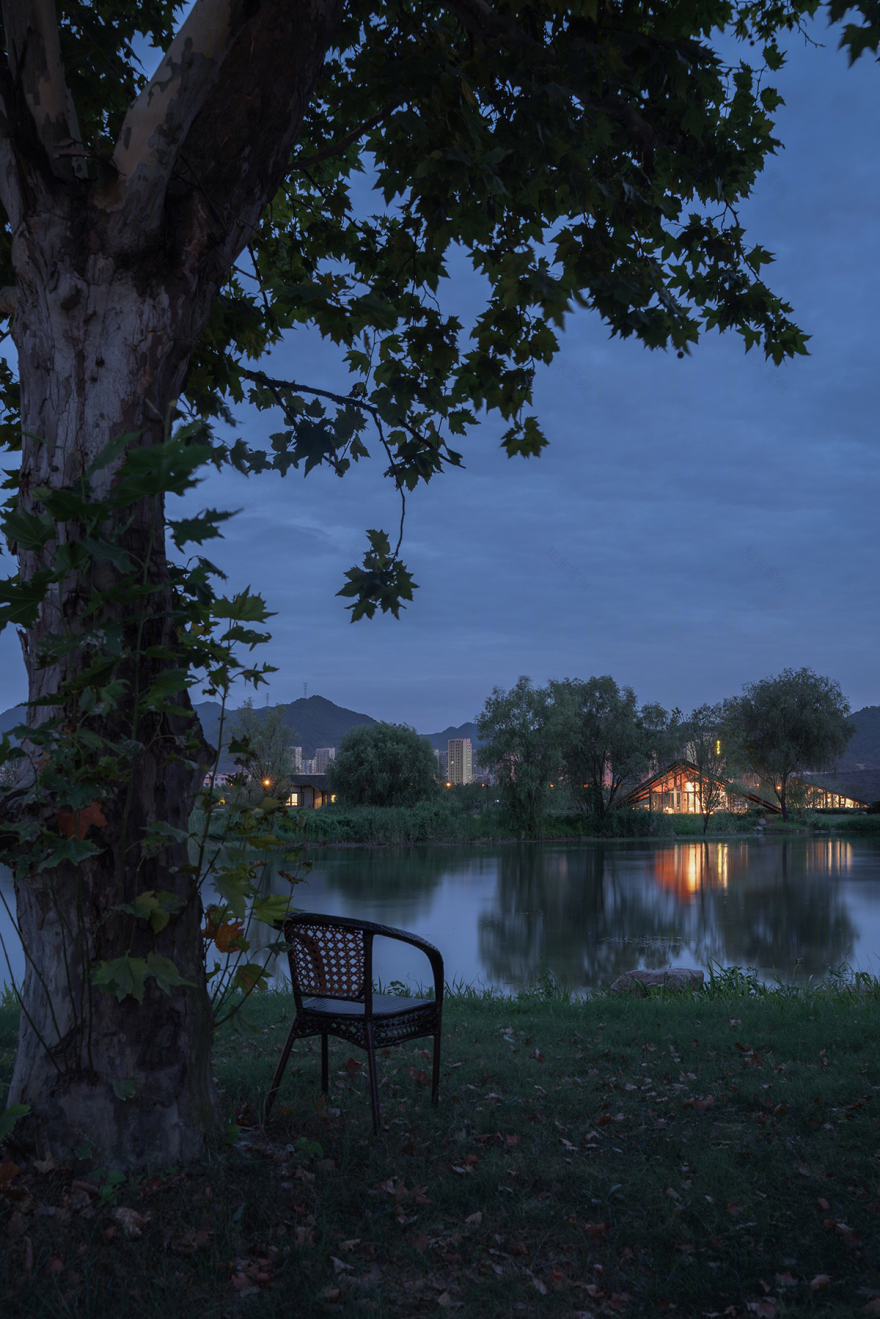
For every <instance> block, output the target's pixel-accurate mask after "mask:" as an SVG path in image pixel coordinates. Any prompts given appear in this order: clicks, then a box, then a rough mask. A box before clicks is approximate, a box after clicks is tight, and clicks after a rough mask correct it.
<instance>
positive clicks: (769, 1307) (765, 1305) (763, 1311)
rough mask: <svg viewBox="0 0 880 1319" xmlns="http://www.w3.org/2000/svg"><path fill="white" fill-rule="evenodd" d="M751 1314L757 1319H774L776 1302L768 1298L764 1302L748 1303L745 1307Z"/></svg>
mask: <svg viewBox="0 0 880 1319" xmlns="http://www.w3.org/2000/svg"><path fill="white" fill-rule="evenodd" d="M746 1309H747V1310H750V1311H751V1313H752V1314H756V1315H758V1319H774V1316H775V1314H776V1302H775V1301H774V1300H771V1299H770V1298H769V1297H768V1298H767V1300H766V1301H749V1303H748V1305H747V1306H746Z"/></svg>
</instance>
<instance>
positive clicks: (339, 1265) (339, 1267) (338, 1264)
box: [330, 1255, 352, 1273]
mask: <svg viewBox="0 0 880 1319" xmlns="http://www.w3.org/2000/svg"><path fill="white" fill-rule="evenodd" d="M330 1262H331V1264H332V1265H333V1272H334V1273H351V1269H352V1266H351V1265H350V1264H346V1262H345V1260H344V1259H338V1258H337V1256H336V1255H331V1256H330Z"/></svg>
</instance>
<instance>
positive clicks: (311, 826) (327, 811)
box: [190, 795, 880, 846]
mask: <svg viewBox="0 0 880 1319" xmlns="http://www.w3.org/2000/svg"><path fill="white" fill-rule="evenodd" d="M293 818H294V819H295V821H296V831H295V835H296V836H297V837H301V838H303V839H304V840H305V841H306V842H308V843H314V844H319V845H320V844H334V843H337V844H338V843H349V844H360V845H363V846H382V845H386V846H395V845H397V846H400V845H407V844H412V843H427V842H431V843H467V842H497V841H501V840H505V839H511V838H516V837H518V836H519V835H518V834H516V833H515V832H514V831H512V829H511V825H510V821H509V820H508V819H507V818H506V816H505V815H504V813H503V811H502V810H501V808H500V806H498V805H496V804H495V803H494V802H486V801H484V802H482V803H481V802H480V801H479V799H477V804H476V805H475V806H474V805H471V804H470V802H464V803H463V802H462V801H460V800H458V799H457V798H456V797H454V796H451V795H450V796H445V797H440V798H435V799H432V800H429V801H423V802H419V803H418V804H417V805H415V806H409V807H403V806H388V807H380V806H353V807H345V806H339V805H328V806H324V807H322V808H321V809H320V810H317V811H311V810H304V811H301V812H299V813H298V814H297V815H296V816H294V817H293ZM225 819H226V816H225V812H224V811H223V809H222V808H218V809H217V811H216V814H215V818H214V822H213V833H214V836H215V837H218V838H219V837H222V832H223V828H224V824H225ZM758 819H759V817H756V816H755V815H752V814H749V815H734V814H728V813H726V812H718V813H717V814H716V815H713V816H712V817H711V819H710V822H709V828H708V831H707V834H706V836H707V837H709V838H718V837H723V836H728V835H730V834H742V835H750V834H753V833H754V832H755V829H756V826H757V824H758ZM203 825H204V816H203V814H202V812H201V811H194V812H193V815H192V817H191V819H190V828H191V830H192V831H193V832H195V833H197V834H199V835H200V834H201V831H202V828H203ZM761 827H762V828H763V829H764V830H765V831H766V832H768V833H798V832H801V833H802V832H805V831H808V832H813V831H815V832H819V833H828V832H834V833H851V834H855V833H858V834H876V835H878V836H880V815H812V816H809V817H807V818H806V819H804V820H800V821H796V820H792V821H789V822H788V823H783V821H782V820H781V819H780V818H779V817H776V816H770V817H766V824H764V825H762V826H761ZM292 834H293V831H292ZM701 837H703V819H702V816H699V815H661V814H657V813H651V812H649V811H635V810H626V811H624V810H620V811H610V812H609V813H608V814H606V815H605V816H604V817H603V818H601V819H599V818H597V817H593V816H590V815H585V814H583V813H582V812H579V811H564V810H561V811H556V812H552V813H550V814H548V815H546V816H544V818H543V821H542V824H541V829H540V833H539V835H538V840H541V839H544V840H552V839H563V838H701Z"/></svg>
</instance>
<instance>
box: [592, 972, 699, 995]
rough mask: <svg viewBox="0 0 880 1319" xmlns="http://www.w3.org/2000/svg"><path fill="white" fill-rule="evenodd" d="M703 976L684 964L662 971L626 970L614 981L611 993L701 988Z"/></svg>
mask: <svg viewBox="0 0 880 1319" xmlns="http://www.w3.org/2000/svg"><path fill="white" fill-rule="evenodd" d="M704 979H705V977H704V975H703V972H702V971H693V970H691V968H690V967H686V966H670V967H667V968H666V969H665V970H664V971H626V972H624V974H623V975H622V976H618V978H617V979H616V980H615V981H614V983H613V985H612V986H611V993H612V994H641V995H642V996H645V995H646V994H647V993H648V992H649V991H650V990H651V989H668V990H674V991H679V990H682V989H691V990H693V989H702V988H703V981H704Z"/></svg>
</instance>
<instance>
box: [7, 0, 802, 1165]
mask: <svg viewBox="0 0 880 1319" xmlns="http://www.w3.org/2000/svg"><path fill="white" fill-rule="evenodd" d="M813 8H815V5H811V4H804V5H801V6H795V7H794V8H793V9H792V10H788V9H786V8H785V7H784V6H779V5H777V4H769V3H767V4H763V3H758V4H745V3H744V4H742V5H739V6H736V5H731V4H729V3H725V2H724V0H707V2H706V3H699V4H698V3H696V0H681V2H680V3H669V0H653V2H652V0H647V2H645V3H643V2H641V0H640V3H630V0H615V2H614V3H598V0H571V2H570V3H568V4H566V3H560V2H559V0H515V2H507V0H499V2H498V4H497V6H496V7H494V8H493V7H492V6H491V5H489V4H487V3H485V0H406V3H402V2H400V0H375V2H374V3H366V2H365V0H297V2H296V3H293V2H292V0H247V2H245V0H195V3H194V4H193V5H192V6H191V7H189V9H188V12H187V13H186V18H185V21H182V22H181V17H182V15H183V13H184V11H185V10H186V9H187V6H185V5H183V4H181V3H178V2H177V0H154V2H153V3H145V4H144V3H139V4H136V5H135V4H133V3H130V2H128V0H123V3H120V4H117V5H113V6H103V5H93V4H88V3H84V2H81V3H68V4H65V5H63V6H62V7H61V8H60V10H58V11H57V12H56V8H55V6H54V4H53V2H52V0H3V4H2V17H3V40H4V43H5V51H6V58H5V60H4V61H2V68H0V101H2V105H0V199H2V203H3V207H4V209H5V212H6V217H7V224H6V227H5V230H4V237H3V239H2V243H0V265H2V283H3V285H4V288H3V293H2V300H0V301H2V309H3V312H4V313H5V314H6V315H7V316H8V318H9V333H10V334H11V337H12V341H13V343H14V345H15V348H16V350H17V361H18V371H19V381H18V382H16V380H14V379H13V376H12V372H11V370H9V369H7V368H5V367H4V368H3V379H2V384H3V386H4V390H5V393H4V398H5V403H6V407H7V420H6V425H5V430H4V435H5V438H6V440H7V442H8V444H9V446H10V447H11V448H20V449H21V458H20V470H19V475H18V481H17V488H16V489H15V491H14V497H13V500H12V502H11V505H10V507H9V508H8V510H7V516H6V521H5V524H4V526H5V532H6V537H7V541H8V542H9V544H10V546H11V547H12V548H13V549H15V550H16V551H17V554H18V560H19V572H18V574H17V576H16V577H15V578H13V579H12V580H11V582H10V583H9V584H7V586H6V587H5V588H4V591H3V596H2V600H3V609H2V621H4V622H6V623H9V622H12V623H14V624H16V625H17V626H18V627H19V629H20V632H21V635H22V646H23V652H24V659H25V664H26V666H27V671H28V681H29V693H30V702H31V704H30V707H29V715H28V723H29V728H30V734H29V740H26V741H25V744H24V749H25V752H26V754H25V756H24V758H23V759H22V760H20V761H19V762H18V765H19V770H20V780H19V783H18V786H17V789H16V795H15V800H14V803H10V804H8V805H7V812H6V817H7V820H9V819H13V818H14V820H15V821H17V824H16V828H17V829H18V839H19V843H22V840H23V842H24V843H26V844H27V846H26V847H19V850H18V860H17V877H16V893H17V903H18V916H19V921H20V925H21V931H22V937H23V941H24V944H25V948H26V950H27V956H28V968H27V973H26V976H25V980H24V984H23V990H22V1000H23V1012H22V1026H21V1036H20V1042H19V1049H18V1055H17V1061H16V1065H15V1073H14V1078H13V1082H12V1087H11V1093H10V1102H15V1103H20V1104H22V1105H28V1106H29V1107H30V1116H29V1118H28V1120H27V1122H26V1123H25V1124H24V1125H23V1126H22V1128H21V1132H22V1138H23V1139H30V1140H31V1141H32V1142H33V1143H35V1144H37V1145H39V1146H41V1147H42V1148H51V1150H52V1151H53V1153H55V1155H56V1157H59V1158H63V1157H66V1156H67V1155H68V1154H69V1152H70V1150H71V1148H75V1147H77V1146H78V1145H80V1144H81V1143H83V1142H86V1143H88V1144H89V1145H90V1146H91V1148H93V1149H94V1150H95V1151H96V1153H97V1154H98V1155H100V1157H101V1158H102V1159H103V1160H104V1161H112V1162H114V1163H116V1164H129V1165H133V1164H138V1163H145V1162H149V1161H151V1160H161V1161H163V1162H167V1161H168V1160H169V1159H174V1160H180V1159H182V1158H186V1157H188V1156H193V1155H196V1154H198V1153H199V1151H200V1150H201V1149H202V1148H203V1145H204V1141H205V1139H206V1137H207V1135H208V1133H210V1132H211V1130H212V1129H213V1127H214V1125H215V1121H216V1107H217V1106H216V1099H215V1095H214V1090H213V1085H212V1081H211V1075H210V1027H211V1022H210V1016H209V1012H208V1008H207V998H206V994H205V988H204V973H203V970H202V965H201V937H200V932H199V931H200V919H201V918H200V909H199V901H198V896H197V894H196V893H195V892H194V890H193V885H192V880H191V876H190V874H189V872H188V869H187V854H186V850H185V849H186V844H185V838H184V835H185V831H186V823H187V817H188V811H189V806H190V803H191V801H192V799H193V793H194V791H195V789H196V786H197V784H198V782H199V780H200V777H201V775H202V773H203V767H204V762H205V758H206V756H205V751H204V748H203V747H200V746H199V741H198V737H197V736H193V735H192V719H191V717H190V704H189V700H188V696H187V686H188V683H189V682H190V681H191V677H192V667H191V666H192V665H193V664H194V663H195V662H196V660H199V662H201V661H202V660H204V654H201V656H200V657H199V654H197V649H196V650H194V649H193V647H194V646H195V645H196V643H195V642H194V641H193V639H192V638H193V636H194V635H195V634H203V633H204V621H203V620H202V622H199V620H198V617H197V614H198V608H200V607H203V605H204V598H205V590H206V588H205V583H204V574H203V579H202V580H201V581H194V579H193V577H192V575H190V576H189V577H186V578H182V577H181V576H180V573H179V572H178V570H177V569H175V568H174V567H173V564H172V563H171V562H170V561H169V559H168V557H167V556H166V537H165V525H164V494H165V493H166V492H167V491H168V490H171V489H180V488H181V487H182V486H184V485H185V484H186V482H187V481H188V480H190V479H191V478H192V475H193V471H194V469H195V467H196V466H197V465H198V463H199V462H207V461H212V462H214V463H216V464H222V463H224V462H228V463H231V464H233V465H234V466H236V467H237V468H238V470H240V471H247V472H253V473H257V472H259V471H261V470H266V469H272V470H275V471H278V472H281V473H282V474H284V473H285V472H287V471H288V470H289V469H290V468H291V467H294V468H297V467H299V468H300V469H302V470H304V471H305V472H306V473H307V472H308V471H309V470H310V469H311V468H312V467H314V466H315V465H317V464H329V465H330V466H331V467H333V468H334V469H335V471H336V472H338V473H339V474H340V475H341V474H342V473H343V472H344V471H345V470H346V468H347V467H348V465H349V464H350V463H351V462H352V461H356V460H361V459H364V458H365V457H366V456H367V453H368V448H367V445H368V442H369V443H370V444H372V443H373V441H372V440H371V439H370V435H371V434H375V435H376V436H377V439H376V446H377V447H378V450H379V452H380V455H381V456H382V459H383V462H385V464H386V465H387V471H388V474H389V476H390V479H391V480H392V481H393V482H394V483H395V484H396V486H397V487H398V489H399V490H400V492H401V496H403V495H405V492H406V490H407V489H410V488H412V487H413V486H414V485H415V484H416V483H417V482H419V481H427V480H429V479H431V478H433V477H434V476H435V475H437V474H438V473H440V472H441V470H442V469H443V467H444V466H445V465H446V464H450V463H452V464H455V463H458V462H459V461H460V458H459V454H458V453H457V451H456V449H455V448H454V447H453V445H454V444H458V443H459V438H458V437H460V436H463V435H464V434H465V433H466V432H467V431H468V429H469V428H470V427H471V426H473V425H474V424H475V422H476V420H477V418H478V416H479V414H481V413H482V412H484V411H486V412H489V413H491V414H493V415H495V416H496V417H498V418H499V419H500V421H501V424H502V426H501V428H502V437H501V442H502V444H503V445H504V447H505V449H506V451H507V453H508V454H510V455H515V454H522V455H525V456H529V455H537V454H538V453H539V452H540V450H541V448H542V446H543V444H544V437H543V435H542V433H541V430H540V426H539V424H538V422H537V420H536V419H535V418H534V416H533V415H532V414H531V413H530V411H529V401H530V395H531V390H532V383H533V378H534V372H535V366H536V364H537V363H547V362H550V361H551V360H552V358H553V355H554V353H555V351H556V347H557V337H556V336H557V331H558V328H559V327H560V326H561V325H562V323H563V320H564V317H565V315H566V314H567V313H568V312H569V311H570V310H571V309H572V308H574V307H576V306H580V307H586V308H589V309H592V310H593V311H594V312H596V313H598V314H599V315H600V316H602V317H603V318H604V320H605V321H606V323H607V325H608V327H609V330H610V332H611V333H612V334H617V335H622V336H628V335H635V336H637V337H638V338H640V339H641V340H642V341H643V342H644V343H645V344H646V345H647V346H649V347H652V348H658V347H672V348H673V349H674V350H675V351H677V352H678V354H679V355H682V354H684V353H686V352H687V351H688V350H689V348H690V346H691V345H692V344H693V343H694V342H695V341H696V340H697V338H698V336H699V334H700V332H701V331H702V330H703V329H705V328H706V327H717V328H719V329H722V330H726V329H732V330H734V331H736V332H737V333H739V334H740V335H741V336H742V337H743V339H744V341H745V344H746V347H752V346H754V345H758V346H760V348H761V349H762V350H763V351H764V352H765V353H766V354H767V355H768V356H769V357H770V358H772V360H773V361H775V362H779V361H781V360H782V359H784V358H785V357H787V356H789V355H791V354H794V353H799V352H803V351H804V339H803V336H802V335H801V333H800V331H799V330H798V328H797V327H796V325H795V324H794V323H793V322H792V321H791V320H790V318H789V311H790V309H789V308H788V307H787V306H786V305H785V304H784V303H782V302H781V301H780V300H779V299H778V298H777V297H776V296H774V295H773V293H772V292H771V291H770V290H769V288H768V287H767V286H766V285H765V283H764V282H763V280H762V277H761V273H762V268H763V267H764V266H765V264H766V263H767V262H768V261H769V260H770V258H769V255H768V253H767V252H766V251H764V250H763V249H762V248H761V247H760V246H757V245H754V246H750V245H749V243H748V242H747V240H746V236H745V233H744V231H743V228H742V226H741V225H740V224H739V222H738V219H737V214H736V204H737V201H738V200H739V199H741V198H743V197H744V196H746V195H747V194H748V193H749V191H750V189H751V188H752V185H753V183H754V181H755V179H756V176H757V175H758V173H759V172H760V170H761V168H762V165H763V163H764V161H765V159H766V156H767V154H768V153H770V152H772V151H773V150H774V148H775V146H776V145H777V144H776V142H775V140H774V137H773V132H772V119H771V116H772V113H773V110H774V107H775V106H776V104H777V103H778V98H777V96H776V94H775V93H774V92H773V90H772V89H771V88H770V87H768V86H762V85H761V83H760V80H759V78H758V76H757V74H756V73H755V72H753V71H752V69H750V68H749V67H748V66H747V65H746V64H741V65H739V67H736V68H729V67H726V66H725V64H724V63H723V61H722V60H721V59H720V58H719V56H718V55H717V54H716V53H715V52H714V51H713V48H712V44H711V37H712V31H713V29H714V28H718V27H722V26H724V25H726V24H728V25H729V24H734V25H735V26H736V30H737V31H738V33H739V35H740V36H741V37H743V38H747V39H748V40H750V41H751V42H752V43H753V44H755V43H757V44H756V48H755V51H751V49H750V48H746V53H747V55H748V56H749V58H750V59H754V58H755V57H756V55H757V56H758V58H760V52H761V49H762V48H763V49H764V55H765V59H766V62H767V63H769V64H770V65H771V66H776V65H778V63H779V62H780V60H781V57H780V55H779V53H778V51H777V49H776V45H775V37H774V29H775V28H777V27H779V26H785V25H789V26H790V25H791V24H792V23H795V22H796V21H797V12H798V10H799V9H813ZM148 48H149V49H152V50H154V51H155V50H158V51H164V52H165V53H164V54H163V55H161V58H159V59H158V67H157V68H156V70H155V72H154V73H152V75H151V76H148V75H147V73H146V72H144V71H143V70H142V68H141V65H140V63H139V60H138V51H141V52H142V51H144V50H146V49H148ZM366 168H368V169H369V170H370V171H371V176H372V179H373V181H374V184H375V188H376V189H377V191H378V194H379V196H380V200H377V207H376V209H377V214H376V215H365V214H361V213H357V214H356V213H354V211H353V209H352V204H351V201H350V185H351V183H352V181H353V180H354V179H356V176H357V173H358V171H362V170H364V169H366ZM453 249H456V250H461V249H463V250H465V251H466V252H467V253H469V254H470V257H471V259H472V261H473V264H474V267H475V279H479V280H480V281H481V286H482V288H483V290H484V293H485V302H484V306H483V309H482V311H481V312H480V314H479V315H478V316H477V317H476V320H475V321H474V322H473V323H472V324H470V325H468V326H467V327H465V326H463V324H462V322H461V321H460V320H459V319H458V318H457V317H456V314H455V305H454V303H455V288H454V286H453V287H451V288H449V289H448V291H445V290H446V289H447V285H446V284H445V283H444V281H445V280H446V275H447V269H446V261H447V258H448V256H449V254H450V252H451V251H452V250H453ZM303 323H309V324H311V325H313V326H314V327H316V329H317V331H318V332H320V333H321V334H322V335H324V336H325V337H328V338H329V339H330V340H332V341H333V343H335V344H336V345H338V347H339V358H340V364H341V378H340V383H339V388H338V392H336V393H332V392H330V391H325V392H324V393H322V392H321V391H319V390H317V389H314V388H310V386H309V381H308V380H286V381H279V380H275V379H272V378H270V377H269V376H267V375H265V374H263V373H261V372H260V370H259V368H258V366H257V365H256V363H257V361H258V359H259V357H260V354H261V353H262V351H263V350H264V349H265V348H266V347H268V346H269V345H271V344H272V343H273V342H275V341H277V340H278V339H279V338H281V337H282V336H283V335H284V334H285V333H286V332H287V331H288V330H289V329H290V328H291V327H293V326H295V325H300V324H303ZM346 370H347V371H348V372H350V373H351V375H350V376H346V375H345V372H346ZM19 385H20V403H19V394H18V388H19ZM245 398H248V399H250V400H251V401H252V402H254V403H255V404H256V405H257V406H259V407H263V408H267V409H274V410H275V412H276V416H278V417H280V421H276V426H277V429H276V430H274V432H273V433H272V435H271V438H270V439H267V441H266V446H265V448H264V449H261V448H259V446H248V445H246V444H245V443H244V442H243V441H241V440H237V441H236V442H235V443H226V444H224V443H221V442H220V441H218V440H217V439H215V438H212V433H211V431H210V428H209V424H210V421H211V419H212V418H217V417H221V418H223V417H228V415H229V407H230V405H231V404H233V403H236V402H239V401H241V400H243V399H245ZM180 417H183V418H186V417H190V418H199V419H201V420H202V421H203V422H204V423H205V428H204V429H203V430H202V431H201V432H197V428H193V427H192V426H191V427H190V428H189V430H188V431H187V432H186V433H185V435H184V436H183V438H181V439H178V441H177V442H176V447H175V444H173V443H172V442H171V441H169V439H168V427H169V425H170V424H171V423H173V422H174V421H175V420H177V419H179V418H180ZM217 520H218V519H217V515H213V517H212V516H208V517H206V518H205V519H204V520H203V522H202V523H201V524H199V525H188V526H187V527H181V526H178V527H176V528H175V529H174V530H173V537H174V540H175V544H177V545H180V544H182V543H183V542H184V541H185V540H186V539H187V538H189V539H190V540H192V539H196V540H199V539H204V538H205V537H206V536H208V535H210V534H214V533H216V532H217V530H218V528H217ZM398 550H399V544H398V546H397V547H396V548H393V547H392V543H391V541H390V540H389V538H388V536H387V535H386V534H385V533H384V532H381V531H379V530H373V531H371V532H370V533H369V547H368V550H367V553H366V556H365V558H364V562H363V564H362V565H360V566H357V567H354V568H352V569H350V570H349V573H348V582H347V584H346V585H345V586H344V587H343V588H342V589H343V593H344V594H346V595H347V596H348V597H350V598H351V601H352V604H351V608H352V617H353V618H357V617H360V616H362V615H368V616H369V615H371V614H372V613H373V612H374V611H375V610H376V609H377V608H381V609H385V610H387V609H390V610H392V611H393V612H395V613H396V612H397V610H398V609H399V607H400V605H401V601H403V600H407V599H409V598H411V594H412V589H413V583H412V582H411V580H410V578H409V575H408V574H407V572H406V569H405V568H404V566H403V564H402V562H401V560H400V558H399V555H398ZM208 571H209V569H208V568H207V567H204V573H208ZM182 583H183V585H182ZM182 599H183V600H184V604H186V601H188V602H189V603H188V604H186V607H184V604H182V603H181V600H182ZM200 601H201V602H202V603H201V605H200ZM187 611H188V612H187ZM194 611H195V612H194ZM258 614H259V610H256V612H254V610H251V612H250V613H248V612H247V611H246V610H245V611H242V610H239V621H240V622H241V620H242V619H245V620H246V619H247V618H251V619H254V618H256V617H257V616H258ZM187 620H189V621H187ZM194 620H195V621H194ZM151 904H152V905H151ZM156 904H159V906H158V907H157V906H156Z"/></svg>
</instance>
